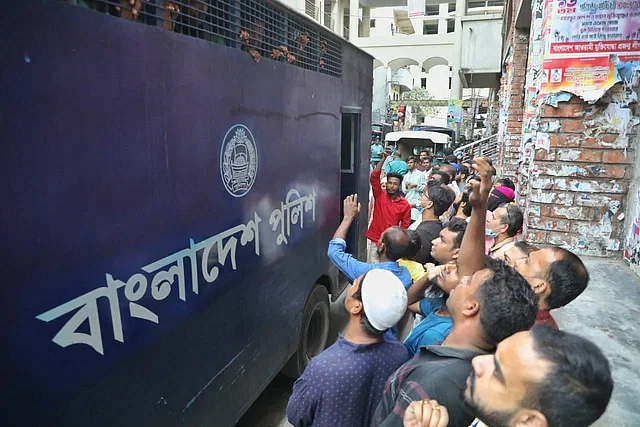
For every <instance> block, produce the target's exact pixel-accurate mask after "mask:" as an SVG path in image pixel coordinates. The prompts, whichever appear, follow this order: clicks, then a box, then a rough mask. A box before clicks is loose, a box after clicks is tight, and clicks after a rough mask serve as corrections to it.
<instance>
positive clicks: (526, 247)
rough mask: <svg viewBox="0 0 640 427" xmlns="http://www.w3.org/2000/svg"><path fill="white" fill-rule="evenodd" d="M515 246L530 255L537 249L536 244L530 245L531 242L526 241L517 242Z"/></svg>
mask: <svg viewBox="0 0 640 427" xmlns="http://www.w3.org/2000/svg"><path fill="white" fill-rule="evenodd" d="M513 246H514V247H516V248H518V249H520V250H521V251H522V252H524V253H525V254H527V255H529V254H530V253H531V252H533V251H536V250H537V249H536V248H535V247H534V246H532V245H530V244H529V243H527V242H525V241H521V242H516V244H515V245H513Z"/></svg>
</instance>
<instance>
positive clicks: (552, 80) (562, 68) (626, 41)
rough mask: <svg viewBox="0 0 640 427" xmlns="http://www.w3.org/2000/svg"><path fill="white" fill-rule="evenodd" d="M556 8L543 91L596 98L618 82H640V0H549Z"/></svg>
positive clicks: (543, 68) (548, 39)
mask: <svg viewBox="0 0 640 427" xmlns="http://www.w3.org/2000/svg"><path fill="white" fill-rule="evenodd" d="M547 1H548V2H547V5H551V4H552V7H553V9H552V10H553V13H552V15H551V16H552V18H551V20H550V24H551V25H550V33H549V34H547V37H546V40H545V53H546V54H545V59H544V61H543V65H542V70H541V74H540V80H539V82H538V83H539V84H540V93H539V95H545V94H550V93H555V92H559V91H566V92H570V93H573V94H576V95H578V96H580V97H581V98H583V99H584V100H585V101H589V102H594V101H597V100H598V99H600V98H601V97H602V96H603V95H604V93H605V92H606V91H607V90H608V89H609V88H610V87H611V86H613V85H614V84H615V83H617V82H619V81H623V82H625V83H627V84H630V85H637V73H638V72H640V62H638V61H639V60H640V0H625V1H617V0H556V1H549V0H547Z"/></svg>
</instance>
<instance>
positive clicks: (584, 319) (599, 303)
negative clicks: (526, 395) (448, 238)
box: [236, 258, 640, 427]
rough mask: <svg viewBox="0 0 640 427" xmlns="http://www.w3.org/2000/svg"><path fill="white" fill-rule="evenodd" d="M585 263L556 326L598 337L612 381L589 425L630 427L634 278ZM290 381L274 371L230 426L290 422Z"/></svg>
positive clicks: (635, 371)
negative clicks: (579, 287)
mask: <svg viewBox="0 0 640 427" xmlns="http://www.w3.org/2000/svg"><path fill="white" fill-rule="evenodd" d="M585 265H586V266H587V268H588V269H589V272H590V273H591V282H590V285H589V287H588V288H587V290H586V291H585V292H584V294H583V295H581V296H580V297H579V298H578V299H577V300H576V301H574V302H573V303H571V304H569V305H568V306H567V307H564V308H561V309H558V310H556V311H554V316H555V317H556V319H557V320H558V323H559V324H560V328H561V329H563V330H566V331H571V332H575V333H577V334H579V335H581V336H584V337H586V338H589V339H590V340H592V341H593V342H596V343H598V345H599V347H600V348H601V349H602V350H603V351H604V353H605V355H606V356H607V357H608V358H609V361H610V363H611V365H612V370H613V376H614V380H615V382H616V385H615V388H614V391H613V396H612V398H611V402H610V403H609V406H608V408H607V411H606V412H605V414H604V415H603V416H602V418H601V419H600V420H598V421H597V422H596V423H595V424H594V426H596V427H610V426H617V427H636V426H637V425H638V420H640V408H639V407H638V406H637V404H636V400H637V397H636V392H635V389H636V387H635V384H638V382H640V359H638V357H636V354H637V351H636V349H637V348H638V345H639V344H640V343H638V341H637V335H636V334H634V332H632V331H636V330H637V328H638V314H639V313H640V280H639V279H638V277H637V276H635V275H634V274H633V273H631V271H630V270H629V268H628V267H627V266H626V265H625V264H624V263H622V262H621V261H612V260H607V261H604V260H601V259H597V258H591V259H585ZM614 275H615V277H617V282H618V286H619V292H618V293H616V292H613V290H612V289H611V287H610V283H611V280H610V278H611V277H613V276H614ZM616 294H620V295H626V296H627V298H625V300H626V302H625V305H626V307H625V309H624V310H619V309H616V306H617V302H616ZM343 295H344V294H343ZM342 301H343V299H339V300H338V301H337V302H336V303H335V304H332V307H331V308H332V310H331V312H332V321H333V319H342V320H343V322H344V311H339V309H341V307H342V305H341V304H342ZM594 313H598V314H597V315H594ZM614 313H615V317H613V314H614ZM341 314H342V316H340V315H341ZM334 336H335V335H334ZM292 386H293V380H291V379H289V378H286V377H284V376H281V375H278V376H277V377H276V378H275V379H274V380H273V381H272V382H271V384H270V385H269V386H268V387H267V389H266V390H265V391H264V392H263V393H262V395H261V396H260V397H259V398H258V400H256V402H255V403H254V404H253V406H251V408H250V409H249V411H248V412H247V413H246V414H245V416H244V417H243V418H242V419H241V420H240V422H238V424H237V425H236V427H256V426H260V427H284V426H290V425H291V424H289V423H288V422H287V420H286V407H287V401H288V399H289V396H290V395H291V387H292Z"/></svg>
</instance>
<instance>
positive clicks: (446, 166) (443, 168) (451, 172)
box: [440, 163, 457, 185]
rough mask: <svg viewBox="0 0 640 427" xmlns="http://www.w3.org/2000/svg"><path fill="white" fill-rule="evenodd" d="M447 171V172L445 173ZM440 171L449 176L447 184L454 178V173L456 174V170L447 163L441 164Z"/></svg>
mask: <svg viewBox="0 0 640 427" xmlns="http://www.w3.org/2000/svg"><path fill="white" fill-rule="evenodd" d="M447 170H448V171H449V172H447ZM440 171H441V172H444V173H446V174H447V175H449V182H451V181H452V180H453V179H454V178H455V177H456V173H457V172H456V168H455V167H453V166H452V165H450V164H449V163H443V164H442V165H440ZM447 185H449V184H447Z"/></svg>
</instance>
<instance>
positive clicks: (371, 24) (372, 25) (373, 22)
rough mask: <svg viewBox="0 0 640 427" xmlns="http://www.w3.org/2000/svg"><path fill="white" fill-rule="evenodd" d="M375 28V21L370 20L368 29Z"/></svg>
mask: <svg viewBox="0 0 640 427" xmlns="http://www.w3.org/2000/svg"><path fill="white" fill-rule="evenodd" d="M375 27H376V20H375V19H371V20H370V21H369V28H375Z"/></svg>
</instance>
